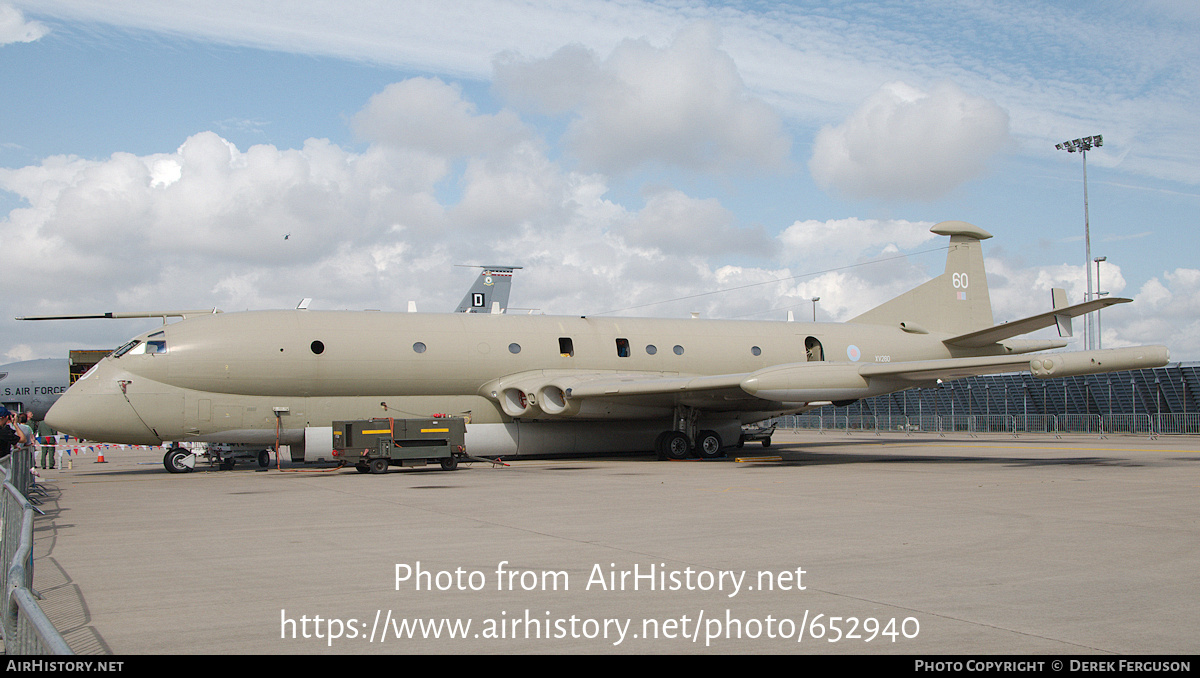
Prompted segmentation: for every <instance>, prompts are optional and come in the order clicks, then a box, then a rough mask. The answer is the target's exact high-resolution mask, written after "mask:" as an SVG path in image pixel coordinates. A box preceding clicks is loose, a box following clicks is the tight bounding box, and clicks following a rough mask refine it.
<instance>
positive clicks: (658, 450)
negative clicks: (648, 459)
mask: <svg viewBox="0 0 1200 678" xmlns="http://www.w3.org/2000/svg"><path fill="white" fill-rule="evenodd" d="M670 433H671V432H670V431H663V432H662V433H659V434H658V437H657V438H655V439H654V454H655V455H657V456H658V460H659V461H666V460H667V453H666V452H665V450H664V449H663V441H664V440H666V438H667V435H669V434H670Z"/></svg>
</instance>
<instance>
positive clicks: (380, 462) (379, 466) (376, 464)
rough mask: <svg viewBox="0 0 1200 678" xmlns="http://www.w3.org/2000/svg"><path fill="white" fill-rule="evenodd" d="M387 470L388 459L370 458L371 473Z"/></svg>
mask: <svg viewBox="0 0 1200 678" xmlns="http://www.w3.org/2000/svg"><path fill="white" fill-rule="evenodd" d="M387 470H388V460H387V459H372V460H371V473H387Z"/></svg>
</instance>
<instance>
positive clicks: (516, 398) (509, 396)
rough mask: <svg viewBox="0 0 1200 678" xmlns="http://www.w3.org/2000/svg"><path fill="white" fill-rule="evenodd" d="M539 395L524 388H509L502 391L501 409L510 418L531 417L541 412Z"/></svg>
mask: <svg viewBox="0 0 1200 678" xmlns="http://www.w3.org/2000/svg"><path fill="white" fill-rule="evenodd" d="M537 402H538V398H537V395H536V394H535V393H534V392H533V391H531V390H528V389H526V388H525V387H523V386H509V387H507V388H505V389H503V390H502V391H500V408H501V409H503V410H504V413H505V414H507V415H508V416H510V417H530V416H533V415H536V414H538V413H539V412H541V410H539V409H538V406H537Z"/></svg>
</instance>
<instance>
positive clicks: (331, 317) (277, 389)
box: [46, 221, 1169, 472]
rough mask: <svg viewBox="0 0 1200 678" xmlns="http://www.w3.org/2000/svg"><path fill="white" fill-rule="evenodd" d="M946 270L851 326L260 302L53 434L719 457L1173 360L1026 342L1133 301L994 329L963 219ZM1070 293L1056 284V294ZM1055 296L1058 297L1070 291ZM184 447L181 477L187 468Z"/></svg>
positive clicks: (179, 337) (121, 352) (166, 331)
mask: <svg viewBox="0 0 1200 678" xmlns="http://www.w3.org/2000/svg"><path fill="white" fill-rule="evenodd" d="M930 230H931V231H932V232H933V233H935V234H938V235H943V236H948V237H949V239H950V244H949V247H948V254H947V257H946V268H945V272H944V273H942V274H941V275H939V276H938V277H936V278H934V279H932V280H930V281H927V282H925V283H924V284H922V285H920V286H918V287H916V288H914V289H912V290H910V291H908V292H906V293H903V294H901V295H900V296H898V297H896V298H894V299H892V300H890V301H888V302H885V303H883V304H882V305H880V306H878V307H876V308H873V309H871V310H869V311H867V312H865V313H863V314H861V315H859V316H857V317H855V318H853V319H851V320H850V321H848V322H845V323H829V322H822V323H807V322H782V321H747V320H707V319H705V320H702V319H654V318H619V317H587V316H549V315H529V316H526V315H505V314H484V313H455V314H420V313H385V312H378V311H363V312H355V311H310V310H287V311H244V312H238V313H221V314H209V315H203V316H194V317H189V318H187V319H185V320H182V321H179V322H176V323H174V324H171V325H167V326H165V327H163V328H161V329H157V330H154V331H151V332H146V333H143V334H140V335H138V336H137V337H135V338H133V339H131V340H130V341H129V342H128V343H126V344H124V345H123V346H121V347H120V348H119V349H117V350H116V351H114V352H113V353H112V354H111V355H110V356H108V357H106V358H105V359H103V360H101V361H100V362H99V363H97V364H96V366H95V367H93V368H92V370H91V371H90V372H89V373H87V374H86V375H84V376H83V377H82V378H81V379H79V380H78V381H76V382H75V384H74V385H72V386H71V388H70V389H69V390H68V391H67V393H65V394H63V395H62V396H61V397H60V398H59V400H58V402H57V403H56V404H55V405H54V407H53V408H51V410H50V412H49V414H48V415H47V417H46V421H47V422H48V423H49V424H50V425H51V426H54V427H55V428H57V429H59V430H62V431H65V432H67V433H71V434H73V435H77V436H80V437H82V438H88V439H93V440H105V441H110V442H120V443H129V444H160V443H162V442H163V441H209V442H212V441H238V442H256V443H262V444H271V443H276V444H284V445H289V446H290V448H289V449H290V457H291V461H293V462H316V461H335V460H334V459H333V457H332V456H331V452H330V450H331V445H332V430H331V424H332V422H333V421H336V420H351V419H367V418H371V417H374V416H381V414H382V413H381V408H382V409H384V410H386V412H387V413H386V414H385V415H383V416H411V417H427V416H432V415H434V414H449V415H458V416H464V417H468V418H469V423H468V425H467V438H466V443H467V449H468V451H469V452H470V453H471V454H472V455H475V456H505V457H509V456H514V455H516V456H520V455H533V454H588V453H597V452H622V451H655V452H657V453H658V454H659V456H660V457H665V458H669V459H681V458H684V457H688V456H690V455H693V454H695V455H696V456H699V457H701V458H711V457H717V456H719V455H720V454H722V450H723V448H724V447H726V445H727V444H735V443H736V440H737V437H738V435H739V434H740V427H741V425H742V424H744V423H752V422H757V421H762V420H765V419H768V418H770V417H772V416H776V415H780V414H790V413H798V412H803V411H805V410H809V409H813V408H816V407H820V406H823V405H827V404H829V403H831V402H832V403H833V404H835V405H845V404H849V403H851V402H854V401H856V400H858V399H861V398H867V397H870V396H876V395H883V394H887V393H891V392H895V391H900V390H904V389H907V388H912V387H917V386H931V385H934V384H936V383H937V382H938V381H939V380H942V381H946V380H951V379H957V378H960V377H966V376H970V375H979V374H993V373H1000V372H1015V371H1021V370H1027V371H1030V372H1032V373H1033V374H1034V375H1035V376H1037V377H1041V378H1050V377H1059V376H1071V375H1078V374H1091V373H1098V372H1108V371H1116V370H1127V369H1137V368H1145V367H1157V366H1162V365H1165V364H1166V363H1167V361H1168V359H1169V352H1168V350H1167V348H1166V347H1164V346H1139V347H1131V348H1119V349H1107V350H1092V351H1075V352H1065V353H1063V352H1059V353H1034V355H1027V354H1029V353H1033V352H1036V351H1043V350H1045V349H1051V348H1062V347H1063V346H1065V344H1066V342H1065V341H1064V340H1061V339H1057V340H1056V339H1047V340H1033V339H1026V340H1021V339H1014V337H1018V336H1020V335H1023V334H1026V333H1028V332H1032V331H1034V330H1037V329H1041V328H1043V327H1050V326H1053V325H1055V324H1058V325H1059V326H1060V327H1062V326H1063V325H1069V320H1070V318H1073V317H1077V316H1079V315H1083V314H1084V313H1089V312H1092V311H1095V310H1097V309H1100V308H1104V307H1107V306H1111V305H1113V304H1118V303H1126V302H1128V301H1130V300H1129V299H1116V298H1104V299H1097V300H1093V301H1088V302H1084V303H1081V304H1075V305H1071V306H1065V305H1061V304H1059V303H1055V304H1054V306H1055V307H1054V308H1053V309H1052V310H1051V311H1049V312H1046V313H1041V314H1038V315H1035V316H1032V317H1030V318H1025V319H1022V320H1016V321H1013V322H1008V323H1001V324H993V319H992V310H991V302H990V298H989V296H988V288H987V275H986V272H985V271H984V262H983V250H982V245H981V241H982V240H984V239H987V238H990V237H991V234H990V233H988V232H987V231H985V230H983V229H981V228H979V227H978V226H974V225H972V224H969V223H966V222H962V221H946V222H941V223H939V224H937V225H935V226H934V227H933V228H932V229H930ZM1056 296H1057V295H1056ZM1056 302H1057V300H1056ZM185 454H186V451H184V450H174V449H172V450H169V451H168V452H167V454H166V456H165V458H164V465H165V466H166V467H167V469H168V470H169V471H174V472H183V471H186V470H187V469H186V468H185V467H184V466H183V465H182V464H181V463H180V461H179V460H181V459H182V456H183V455H185Z"/></svg>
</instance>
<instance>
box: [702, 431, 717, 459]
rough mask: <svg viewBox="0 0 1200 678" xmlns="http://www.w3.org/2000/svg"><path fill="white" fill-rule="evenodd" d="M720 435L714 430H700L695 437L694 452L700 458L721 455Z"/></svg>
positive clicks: (713, 457)
mask: <svg viewBox="0 0 1200 678" xmlns="http://www.w3.org/2000/svg"><path fill="white" fill-rule="evenodd" d="M722 447H723V445H722V444H721V436H720V435H719V434H718V433H717V432H716V431H701V432H700V434H699V435H698V436H697V437H696V454H698V455H700V458H701V459H716V458H718V457H720V456H721V448H722Z"/></svg>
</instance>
